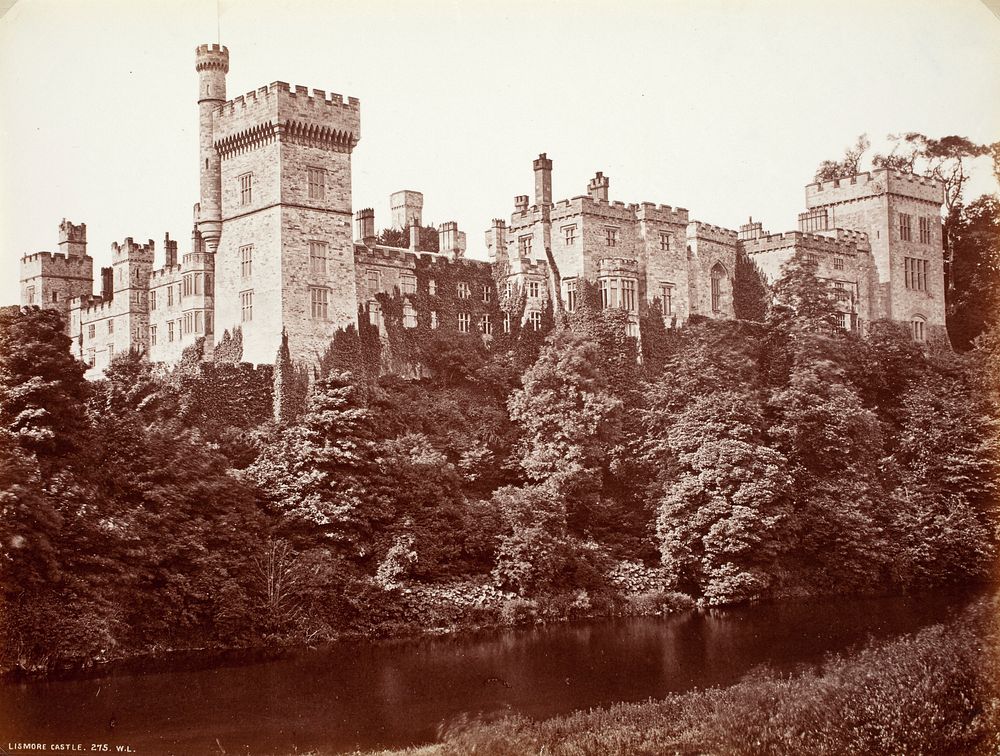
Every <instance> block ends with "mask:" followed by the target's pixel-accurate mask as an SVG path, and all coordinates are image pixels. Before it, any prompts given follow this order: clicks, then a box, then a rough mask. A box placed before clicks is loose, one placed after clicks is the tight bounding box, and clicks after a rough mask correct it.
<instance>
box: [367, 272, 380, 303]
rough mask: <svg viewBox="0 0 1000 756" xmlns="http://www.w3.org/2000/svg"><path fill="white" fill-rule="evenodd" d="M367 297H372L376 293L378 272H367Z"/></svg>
mask: <svg viewBox="0 0 1000 756" xmlns="http://www.w3.org/2000/svg"><path fill="white" fill-rule="evenodd" d="M367 276H368V296H370V297H374V296H375V295H376V294H377V293H378V271H377V270H371V269H369V270H368V274H367Z"/></svg>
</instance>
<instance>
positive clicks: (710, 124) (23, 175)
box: [0, 0, 1000, 304]
mask: <svg viewBox="0 0 1000 756" xmlns="http://www.w3.org/2000/svg"><path fill="white" fill-rule="evenodd" d="M218 26H219V27H220V28H221V41H222V43H223V44H225V45H227V46H228V47H229V50H230V72H229V76H228V96H229V97H235V96H237V95H240V94H243V93H245V92H248V91H250V90H253V89H256V88H258V87H260V86H262V85H264V84H267V83H270V82H272V81H277V80H281V81H286V82H289V83H291V84H301V85H305V86H308V87H315V88H318V89H324V90H326V91H328V92H339V93H341V94H343V95H344V96H345V97H346V96H353V97H358V98H360V100H361V132H362V138H361V143H360V144H359V146H358V148H357V149H356V150H355V152H354V157H353V170H354V181H353V183H354V187H353V190H354V209H355V210H357V209H359V208H362V207H368V206H371V207H374V208H375V222H376V226H377V227H378V228H382V227H384V226H386V225H388V224H389V194H390V193H391V192H393V191H395V190H397V189H404V188H405V189H417V190H420V191H422V192H423V193H424V198H425V199H424V220H425V221H433V222H435V223H438V224H440V223H442V222H445V221H450V220H455V221H458V223H459V228H460V229H461V230H463V231H465V232H467V234H468V240H469V254H470V256H476V257H483V256H485V247H484V243H483V232H484V231H485V229H486V228H488V227H489V223H490V219H491V218H494V217H504V218H507V217H509V215H510V213H511V210H512V208H513V197H514V196H515V195H517V194H532V192H533V177H532V170H531V161H532V159H533V158H535V157H536V156H537V155H538V153H540V152H546V153H547V154H548V156H549V157H550V158H551V159H552V160H553V162H554V168H553V189H554V196H555V197H556V198H557V199H562V198H565V197H571V196H574V195H578V194H583V193H585V191H586V185H587V181H588V180H589V179H590V178H591V177H592V176H593V175H594V172H595V171H598V170H600V171H603V172H604V174H605V175H608V176H610V177H611V198H612V199H615V200H622V201H625V202H642V201H650V202H656V203H662V204H669V205H674V206H680V207H685V208H687V209H688V210H689V211H690V212H691V217H692V219H697V220H703V221H706V222H709V223H715V224H718V225H724V226H728V227H730V228H736V227H738V225H739V224H740V223H742V222H745V220H746V218H747V216H748V215H753V216H754V218H755V219H760V220H762V221H763V222H764V225H765V228H767V229H769V230H771V231H773V232H777V231H784V230H789V229H793V228H794V227H795V222H796V215H797V213H798V212H799V211H801V210H802V209H803V194H804V192H803V187H804V185H805V184H806V183H808V182H809V181H810V180H811V177H812V174H813V171H814V170H815V167H816V165H817V164H818V163H819V162H820V161H821V160H823V159H824V158H839V157H840V156H841V155H842V153H843V150H844V148H845V147H846V146H847V145H849V144H851V143H852V142H853V141H854V139H855V138H856V137H857V135H858V134H860V133H862V132H868V133H869V134H870V135H871V136H872V139H873V141H875V142H876V146H878V141H879V139H880V138H881V137H882V136H883V135H885V134H887V133H893V132H903V131H920V132H923V133H926V134H928V135H930V136H944V135H946V134H961V135H964V136H968V137H969V138H971V139H973V140H975V141H979V142H992V141H996V140H998V139H1000V20H998V19H997V17H996V16H995V15H994V14H993V13H991V12H990V11H989V10H988V9H987V8H986V6H984V5H983V4H982V3H981V2H980V0H867V1H864V0H862V1H857V2H855V1H845V0H839V1H838V2H830V1H829V0H823V1H822V2H813V1H812V0H764V1H760V0H758V1H757V2H750V1H746V0H690V1H681V0H678V1H676V2H652V1H648V2H644V1H634V2H617V3H613V2H606V1H605V2H596V1H586V0H584V1H582V2H581V1H578V2H555V1H553V0H534V1H533V2H526V1H523V0H516V1H515V0H506V1H504V0H494V1H493V2H488V3H487V2H469V1H468V0H465V1H464V2H426V1H421V0H416V1H413V2H405V3H404V2H383V1H380V0H369V1H368V2H364V1H358V2H355V1H354V0H338V1H337V2H318V1H316V2H307V1H306V0H222V3H221V14H220V16H219V19H218ZM218 38H219V37H218V34H217V14H216V0H141V2H140V1H138V0H87V1H86V2H84V1H82V0H19V1H18V2H17V3H16V4H15V5H14V6H13V8H11V9H10V10H9V11H8V12H7V13H6V15H5V16H4V17H3V18H2V19H0V103H2V110H0V113H2V115H0V304H7V303H12V302H16V301H17V300H18V296H19V295H18V285H17V279H18V263H17V261H18V259H19V258H20V256H21V255H22V254H24V253H25V252H34V251H38V250H44V249H48V250H52V251H55V250H56V249H57V246H56V242H57V231H58V225H59V221H60V220H61V219H62V218H63V217H65V218H68V219H70V220H72V221H74V222H77V223H80V222H85V223H86V224H87V228H88V241H89V252H90V254H91V255H92V256H93V257H94V258H95V272H96V270H97V268H99V267H100V266H101V265H107V264H109V261H110V246H111V243H112V242H113V241H116V240H117V241H120V240H122V239H124V238H125V237H126V236H132V237H134V238H136V239H141V240H146V239H149V238H152V239H154V240H155V241H156V246H157V263H156V264H157V266H159V265H160V264H162V254H163V250H162V240H163V236H164V232H165V231H169V232H170V235H171V237H172V238H175V239H179V240H180V249H181V252H182V253H183V252H184V251H187V250H188V248H189V246H190V234H191V208H192V205H193V204H194V203H195V202H197V201H198V176H197V167H198V166H197V151H198V138H197V123H198V121H197V104H196V97H197V74H196V73H195V70H194V49H195V47H196V46H197V45H198V44H201V43H205V42H215V41H218ZM995 190H996V186H995V184H994V183H993V181H992V178H991V175H990V171H989V166H988V164H987V163H986V162H985V161H984V162H983V164H982V165H981V166H980V170H979V175H978V177H977V180H976V183H975V184H974V185H973V186H972V187H971V196H976V195H978V194H980V193H982V192H984V191H995Z"/></svg>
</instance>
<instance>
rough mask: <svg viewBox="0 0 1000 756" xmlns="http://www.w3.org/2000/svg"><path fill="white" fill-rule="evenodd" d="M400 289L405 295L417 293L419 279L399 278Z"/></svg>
mask: <svg viewBox="0 0 1000 756" xmlns="http://www.w3.org/2000/svg"><path fill="white" fill-rule="evenodd" d="M399 288H400V290H401V291H402V292H403V293H404V294H416V293H417V277H416V276H408V275H402V276H400V277H399Z"/></svg>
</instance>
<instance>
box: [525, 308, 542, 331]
mask: <svg viewBox="0 0 1000 756" xmlns="http://www.w3.org/2000/svg"><path fill="white" fill-rule="evenodd" d="M528 322H529V323H531V328H532V329H533V330H535V331H540V330H542V313H540V312H538V310H532V311H531V312H529V313H528Z"/></svg>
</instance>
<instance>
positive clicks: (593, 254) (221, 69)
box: [21, 45, 944, 376]
mask: <svg viewBox="0 0 1000 756" xmlns="http://www.w3.org/2000/svg"><path fill="white" fill-rule="evenodd" d="M195 69H196V71H197V73H198V87H199V90H198V118H199V146H200V148H199V161H200V163H199V169H200V196H199V202H198V203H197V204H196V205H195V206H194V229H193V232H192V237H191V249H190V251H189V252H186V253H185V254H183V255H182V256H179V255H178V249H177V242H176V241H173V240H171V239H170V238H169V236H168V237H167V238H166V240H165V241H164V258H163V260H162V265H161V267H159V268H155V269H154V244H153V242H152V241H149V242H147V243H146V244H138V243H136V242H134V241H133V240H132V239H131V238H128V239H126V240H125V242H124V243H123V244H121V245H119V244H117V243H116V244H114V245H113V246H112V257H113V260H112V265H111V267H110V268H105V269H102V271H101V274H100V278H99V286H100V292H101V293H100V294H99V295H97V296H95V295H93V294H92V289H93V285H94V281H93V272H94V271H93V259H92V258H91V257H89V256H88V255H87V239H86V226H85V225H83V224H80V225H74V224H73V223H70V222H68V221H65V220H64V221H63V222H62V224H61V225H60V227H59V249H60V251H59V252H57V253H54V254H53V253H50V252H37V253H33V254H28V255H25V256H24V257H23V258H22V261H21V297H22V300H21V301H22V303H23V304H25V305H41V306H44V307H52V308H56V309H59V310H60V311H61V312H62V313H63V314H64V316H65V317H66V319H67V329H68V331H69V334H70V336H71V337H72V338H73V351H74V354H75V355H76V356H77V357H78V358H80V359H82V360H85V361H86V362H88V363H89V364H90V365H91V366H92V368H93V369H92V371H91V372H90V373H89V375H91V376H97V375H100V374H101V372H103V369H104V367H106V366H107V364H108V363H109V362H110V360H111V358H112V357H113V356H114V355H115V354H119V353H122V352H125V351H128V350H129V349H132V348H135V349H141V350H143V351H144V352H145V353H146V354H147V355H148V357H149V359H151V360H153V361H155V362H164V363H173V362H176V361H177V360H179V359H180V357H181V353H182V351H183V350H184V348H185V347H187V346H190V345H191V344H193V343H194V342H195V341H196V340H197V339H199V338H204V340H205V354H206V357H207V358H209V359H210V358H211V353H212V348H213V345H214V344H215V343H217V342H218V341H219V340H221V338H222V336H223V334H224V333H225V332H226V331H232V330H233V329H235V328H240V329H241V330H242V334H243V349H244V354H243V358H244V360H246V361H248V362H253V363H257V364H261V363H271V362H273V360H274V358H275V355H276V353H277V350H278V347H279V345H280V344H281V339H282V334H283V333H284V334H286V335H287V338H288V344H289V348H290V351H291V354H292V357H293V359H295V360H298V361H302V362H315V361H316V360H317V359H318V358H319V357H320V356H321V355H322V354H323V352H324V351H325V349H326V347H327V345H328V344H329V342H330V339H331V338H332V336H333V334H334V333H335V332H336V330H337V329H338V328H341V327H345V326H348V325H351V324H356V323H357V319H358V316H359V312H361V313H362V317H367V318H369V319H370V320H371V322H372V323H376V324H378V325H379V326H380V328H381V329H382V330H383V334H384V333H385V322H384V319H383V314H382V312H381V309H380V308H381V305H380V302H381V301H387V300H384V299H382V298H384V297H386V296H392V297H395V296H397V295H398V296H400V297H402V300H403V304H402V315H400V317H402V319H403V321H404V327H407V328H410V327H412V328H416V327H417V326H416V325H414V324H416V323H421V324H426V325H427V327H428V328H430V327H433V328H436V327H437V324H438V323H439V322H440V320H439V319H440V318H442V317H446V318H447V319H448V322H447V324H446V325H445V326H444V327H447V328H455V329H456V330H460V331H465V330H468V331H469V332H472V331H474V330H475V329H477V328H478V329H480V330H481V331H483V332H484V336H485V337H488V336H489V332H490V331H491V330H492V328H494V327H498V328H499V327H505V328H507V327H509V323H508V322H507V321H506V319H505V320H504V321H503V323H499V322H497V319H498V318H500V317H502V315H501V314H500V311H499V310H498V309H497V307H498V304H499V302H500V300H502V299H504V298H505V297H506V296H509V293H512V292H513V291H514V290H515V286H516V287H517V289H516V290H517V291H523V292H524V294H525V297H526V302H525V309H524V321H525V322H526V323H529V326H530V325H532V324H533V325H534V326H535V327H538V326H539V324H540V323H541V316H542V312H543V311H544V309H545V308H546V307H547V305H548V304H549V303H550V302H551V303H553V304H556V302H555V296H554V294H553V292H555V291H556V289H555V286H556V281H557V280H558V282H559V284H558V296H559V304H561V305H562V307H563V308H565V309H568V310H572V309H574V307H575V304H576V302H577V297H576V295H577V292H578V291H580V289H581V287H582V284H583V282H589V283H591V284H594V285H596V286H597V288H598V290H599V292H600V296H601V298H602V302H603V303H604V306H606V307H620V308H624V309H626V310H627V311H628V312H629V313H630V315H631V317H630V321H631V325H630V328H631V331H632V333H633V335H635V336H640V334H639V325H638V324H639V315H640V312H642V311H643V310H644V308H645V307H647V306H649V305H652V304H654V303H658V304H659V306H660V307H661V308H662V311H663V315H664V319H665V321H666V323H667V325H669V326H676V325H680V324H683V323H684V322H686V321H687V320H688V319H689V318H691V317H692V316H702V317H709V318H733V317H735V312H734V310H733V276H734V274H735V270H736V258H737V255H739V254H741V253H746V254H747V255H748V256H749V257H750V258H751V259H753V260H754V261H756V263H757V265H758V267H759V268H760V269H761V270H762V271H763V273H764V274H765V276H766V277H767V278H769V279H771V280H773V279H774V278H776V277H777V276H778V275H779V274H780V269H781V265H782V264H783V263H784V262H786V261H787V260H788V259H789V258H790V257H791V256H792V255H794V254H801V255H806V256H809V257H812V258H814V259H815V260H816V262H817V264H818V268H817V270H818V274H819V275H820V276H821V277H823V278H826V279H828V280H830V281H831V282H832V284H833V286H834V287H835V288H836V289H838V290H841V291H843V292H844V294H843V295H840V297H839V298H840V302H841V309H842V313H843V315H842V320H841V323H842V325H843V326H844V327H845V328H851V329H855V330H859V331H863V330H864V328H865V324H866V323H868V322H870V321H871V320H874V319H877V318H889V319H893V320H897V321H904V322H907V323H909V324H911V327H912V329H913V333H914V338H917V339H919V340H925V339H927V338H929V337H931V336H932V335H933V334H934V332H935V331H940V332H942V333H943V329H944V277H943V257H942V254H941V249H942V229H941V223H940V207H941V203H942V201H943V188H942V186H941V184H940V182H937V181H935V180H933V179H929V178H923V177H918V176H915V175H912V174H903V173H899V172H896V171H889V170H879V171H873V172H871V173H863V174H859V175H857V176H854V177H851V178H846V179H841V180H839V181H830V182H823V183H818V184H810V185H809V186H807V187H806V211H805V212H803V213H801V214H800V216H799V230H798V231H793V232H788V233H784V234H769V233H767V232H765V231H764V230H763V227H762V224H761V223H759V222H757V223H754V222H753V221H751V222H750V223H748V224H745V225H744V226H742V227H741V229H740V230H739V231H738V232H737V231H735V230H731V229H726V228H721V227H719V226H715V225H712V224H708V223H703V222H700V221H695V220H692V219H691V218H690V217H689V213H688V211H687V210H685V209H684V208H680V207H671V206H669V205H660V204H654V203H650V202H642V203H632V204H625V203H623V202H619V201H614V200H611V199H610V198H609V194H610V185H611V181H610V179H609V177H607V176H605V175H604V174H603V173H600V172H599V173H597V174H596V175H595V177H594V178H593V179H592V180H591V181H590V182H589V184H588V186H587V188H586V189H587V191H586V193H585V194H581V195H578V196H575V197H572V198H570V199H563V200H554V199H553V196H552V160H551V159H549V158H548V157H547V155H545V154H542V155H540V156H539V157H538V158H537V159H536V160H534V161H533V164H532V168H533V172H534V196H533V198H530V199H529V196H528V195H518V196H517V197H516V198H515V200H514V211H513V213H512V214H511V216H510V220H509V223H508V222H505V221H504V220H500V219H495V220H494V221H493V222H492V225H491V227H490V229H489V230H488V231H487V232H486V250H487V254H488V258H489V262H480V261H475V260H467V259H466V258H465V253H466V248H467V241H466V234H465V233H464V232H463V231H460V230H459V228H458V225H457V224H456V223H454V222H447V223H444V224H442V225H441V226H440V228H439V238H438V242H439V244H438V247H439V250H438V251H437V252H428V251H424V250H420V249H418V246H419V244H418V241H419V233H418V231H419V228H420V225H421V213H422V208H423V195H422V194H421V193H420V192H417V191H414V190H402V191H399V192H396V193H394V194H393V195H392V197H391V198H390V206H391V212H392V218H391V226H392V227H394V228H397V229H408V230H409V240H410V244H409V247H408V249H401V248H394V247H384V246H381V245H377V244H376V234H375V227H376V226H375V217H374V212H373V211H372V210H371V209H370V208H366V209H363V210H360V211H358V212H357V214H356V216H353V217H354V219H355V221H356V222H357V230H356V233H354V234H352V230H351V219H352V213H353V209H352V196H351V157H352V152H353V149H354V147H355V146H356V145H357V143H358V141H359V139H360V138H361V127H360V103H359V101H358V100H357V99H355V98H347V99H346V100H345V98H343V97H342V96H341V95H339V94H328V93H326V92H324V91H322V90H317V89H313V90H309V89H307V88H305V87H300V86H295V87H292V86H290V85H288V84H286V83H284V82H275V83H273V84H270V85H268V86H265V87H261V88H260V89H257V90H255V91H253V92H249V93H247V94H244V95H240V96H239V97H236V98H234V99H231V100H229V99H226V74H227V73H228V71H229V51H228V50H227V49H226V48H225V47H223V46H220V45H202V46H200V47H198V48H197V50H196V52H195ZM531 199H533V200H534V201H533V202H531ZM547 251H548V254H547ZM550 256H551V260H552V261H553V262H554V263H555V267H554V268H553V267H552V266H551V265H550V263H549V260H550ZM436 265H441V266H451V267H438V268H435V266H436ZM435 270H439V271H446V270H448V271H452V272H450V273H447V274H444V273H442V274H441V275H440V278H441V280H447V281H449V282H451V283H449V284H448V285H449V287H452V288H456V291H455V292H451V291H449V292H444V291H441V292H436V291H434V287H435V286H436V283H435V274H434V271H435ZM494 274H495V275H496V277H497V278H498V279H499V283H500V287H499V288H496V287H495V285H494V283H493V279H494ZM463 282H464V283H463ZM466 285H467V286H469V287H471V288H472V289H474V290H473V291H471V293H466V292H465V289H464V288H463V286H466ZM479 289H483V291H479ZM486 289H489V290H490V291H488V292H487V291H486ZM420 308H423V309H420ZM424 310H426V311H424ZM394 317H395V316H394ZM451 320H456V323H451V322H450V321H451ZM432 322H433V323H434V324H435V325H433V326H431V325H430V324H431V323H432ZM459 325H461V328H458V326H459Z"/></svg>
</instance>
